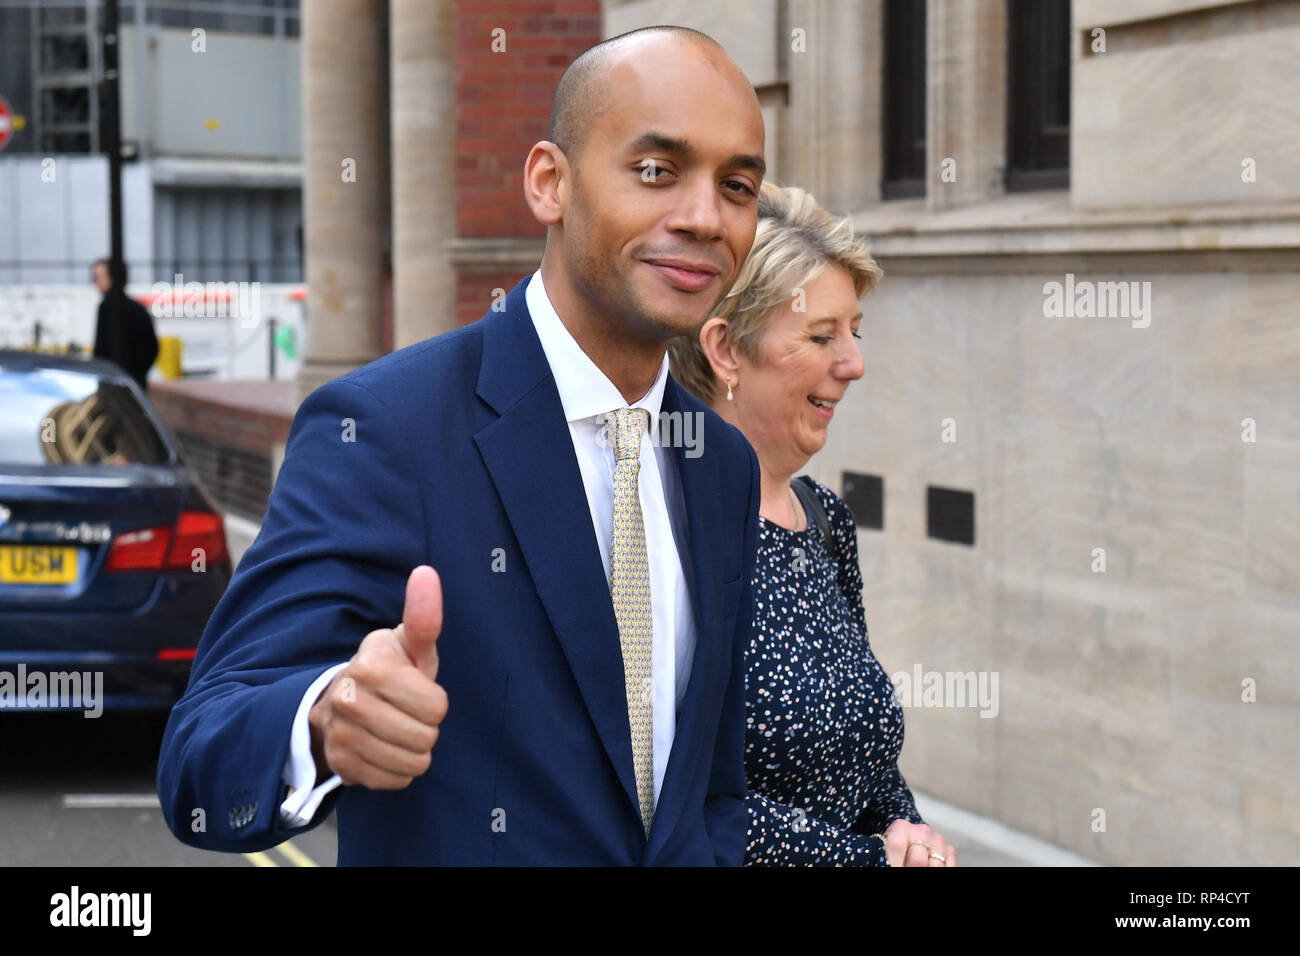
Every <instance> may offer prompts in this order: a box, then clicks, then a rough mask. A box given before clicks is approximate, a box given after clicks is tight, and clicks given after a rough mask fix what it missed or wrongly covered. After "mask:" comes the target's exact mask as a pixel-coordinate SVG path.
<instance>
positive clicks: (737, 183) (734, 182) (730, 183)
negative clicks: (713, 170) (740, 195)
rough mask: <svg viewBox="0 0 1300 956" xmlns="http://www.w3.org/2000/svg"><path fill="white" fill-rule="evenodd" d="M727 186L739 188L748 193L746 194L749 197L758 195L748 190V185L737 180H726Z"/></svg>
mask: <svg viewBox="0 0 1300 956" xmlns="http://www.w3.org/2000/svg"><path fill="white" fill-rule="evenodd" d="M727 185H728V186H739V187H740V188H741V189H742V190H744V191H745V192H746V193H748V194H749V195H751V196H757V195H758V193H756V192H754V190H752V189H750V187H749V183H746V182H741V181H740V180H738V179H728V180H727ZM734 191H735V190H733V192H734Z"/></svg>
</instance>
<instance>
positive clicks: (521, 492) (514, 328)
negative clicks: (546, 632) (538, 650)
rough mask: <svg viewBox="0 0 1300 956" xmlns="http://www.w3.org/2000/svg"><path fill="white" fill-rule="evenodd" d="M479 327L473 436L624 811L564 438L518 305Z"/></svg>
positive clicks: (615, 734) (619, 740)
mask: <svg viewBox="0 0 1300 956" xmlns="http://www.w3.org/2000/svg"><path fill="white" fill-rule="evenodd" d="M528 281H529V280H528V279H524V280H523V281H521V282H520V283H519V284H518V285H516V286H515V288H514V289H513V290H512V291H511V292H510V294H509V295H508V296H507V297H506V308H505V311H504V312H499V313H493V314H490V315H489V316H488V317H486V318H485V319H483V320H482V322H483V357H482V365H481V368H480V373H479V382H478V395H479V397H481V398H482V399H483V400H484V401H486V402H487V403H488V404H489V405H490V406H492V408H493V409H495V410H496V411H497V413H498V414H499V415H500V416H501V417H500V418H498V419H497V420H496V421H495V422H493V423H492V424H490V425H488V426H486V427H485V428H483V429H481V430H480V431H479V432H478V433H477V434H475V436H474V442H475V444H476V445H477V446H478V449H479V453H480V455H482V457H483V463H484V465H485V466H486V467H487V470H488V472H489V474H490V475H491V476H492V482H493V484H494V485H495V486H496V489H497V494H498V495H499V496H500V498H501V502H502V504H503V505H504V507H505V510H506V515H507V516H508V517H509V519H510V524H511V526H512V527H513V528H514V531H515V537H516V538H517V540H518V542H519V547H520V550H521V551H522V552H523V556H524V561H525V563H526V564H527V565H528V571H529V574H530V575H531V576H532V579H533V582H534V584H536V586H537V593H538V595H539V596H540V598H541V601H542V605H543V607H545V609H546V614H547V616H548V617H549V618H550V621H551V625H552V626H553V627H554V628H555V633H556V635H557V636H558V637H559V641H560V645H561V647H562V648H563V650H564V655H565V657H566V658H567V659H568V662H569V667H570V669H571V670H572V671H573V676H574V678H575V679H576V681H577V684H578V689H579V691H580V692H581V694H582V699H583V701H584V703H585V704H586V707H587V711H588V712H589V713H590V714H591V719H592V721H593V722H594V723H595V725H596V730H597V732H598V734H599V735H600V740H601V743H602V744H603V745H604V747H605V750H606V752H607V753H608V754H609V759H610V761H611V762H612V763H613V765H614V769H615V771H616V772H617V774H618V779H619V781H620V783H622V785H623V789H624V791H625V792H626V794H627V798H628V800H629V802H630V803H631V805H632V807H633V808H636V807H637V797H636V773H635V770H634V769H633V766H632V741H631V734H630V729H629V726H628V716H627V696H626V691H625V689H624V684H623V680H622V674H623V656H622V651H621V649H620V646H619V639H618V623H617V621H616V620H615V618H614V605H613V602H612V601H611V599H610V594H609V582H608V581H606V580H605V578H604V564H603V562H602V561H601V558H600V550H599V547H598V546H597V543H596V536H595V532H594V530H593V528H592V523H591V512H590V510H589V508H588V506H587V497H586V493H585V491H584V488H583V484H582V474H581V472H580V471H579V470H578V460H577V457H576V455H575V454H574V451H573V439H572V438H571V436H570V434H569V426H568V423H567V422H566V421H565V418H564V409H563V407H562V406H561V405H560V395H559V392H558V391H557V390H556V387H555V379H554V376H553V375H552V374H551V370H550V366H549V365H548V364H547V362H546V354H545V353H544V352H543V351H542V346H541V342H540V341H539V340H538V338H537V332H536V330H535V329H534V328H533V323H532V318H531V316H530V315H529V312H528V307H527V304H526V302H525V299H524V289H525V287H526V286H527V284H528Z"/></svg>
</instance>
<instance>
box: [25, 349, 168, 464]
mask: <svg viewBox="0 0 1300 956" xmlns="http://www.w3.org/2000/svg"><path fill="white" fill-rule="evenodd" d="M167 457H168V456H167V446H166V444H165V443H164V442H163V439H162V436H160V435H159V434H158V430H157V429H156V428H154V426H153V423H152V422H151V421H150V420H149V417H148V415H147V414H146V413H145V411H144V409H143V408H141V406H140V402H139V401H138V400H137V399H136V397H135V395H134V394H133V393H132V392H131V390H130V389H129V388H127V387H126V386H125V385H118V384H115V383H113V382H109V381H104V380H102V379H100V377H99V376H98V375H95V374H93V373H88V372H79V371H76V370H70V369H52V368H37V369H24V368H3V367H0V465H157V464H162V463H163V462H165V461H167Z"/></svg>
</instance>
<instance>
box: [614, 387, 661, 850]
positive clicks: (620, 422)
mask: <svg viewBox="0 0 1300 956" xmlns="http://www.w3.org/2000/svg"><path fill="white" fill-rule="evenodd" d="M648 419H649V412H647V411H646V410H645V409H644V408H621V409H619V410H617V411H613V412H609V413H607V414H606V415H605V430H606V432H607V433H608V434H609V436H610V437H611V438H612V439H613V444H614V543H613V548H612V550H611V552H610V573H609V591H610V596H611V597H612V598H613V599H614V617H615V619H616V620H617V621H618V638H619V643H620V645H622V648H623V681H624V684H625V689H626V691H627V716H628V723H629V724H630V725H631V728H632V766H633V768H634V769H635V770H636V793H637V801H638V803H639V804H640V806H641V822H642V823H643V824H644V826H645V832H646V836H647V837H648V836H649V835H650V825H651V823H652V822H653V821H654V813H655V807H654V794H655V789H654V788H655V783H654V721H653V720H652V717H653V710H652V704H653V690H654V684H653V681H652V679H651V676H650V663H651V655H652V652H653V649H654V624H653V619H652V617H651V610H650V566H649V564H648V562H647V560H646V549H645V524H644V522H643V521H642V519H641V499H640V497H639V495H638V491H637V478H638V476H639V475H640V473H641V435H642V434H643V433H644V432H645V429H646V425H647V423H648Z"/></svg>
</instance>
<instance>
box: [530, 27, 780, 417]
mask: <svg viewBox="0 0 1300 956" xmlns="http://www.w3.org/2000/svg"><path fill="white" fill-rule="evenodd" d="M550 135H551V138H550V139H549V140H542V141H540V142H537V143H534V144H533V148H532V149H531V150H529V152H528V159H527V160H526V161H525V163H524V199H525V201H527V203H528V205H529V208H530V209H531V210H532V213H533V215H534V216H535V217H536V219H537V221H538V222H540V223H543V224H544V225H545V226H546V249H545V251H544V252H543V254H542V275H543V277H544V279H545V282H546V295H547V297H548V298H549V299H550V300H551V304H552V305H553V306H554V307H555V310H556V312H557V313H558V314H559V315H560V316H561V317H562V321H563V322H564V325H565V327H566V328H567V329H568V330H569V332H570V334H571V335H573V337H574V338H575V339H576V340H577V341H578V342H579V343H580V344H581V346H582V349H583V350H584V351H585V352H586V353H587V355H588V356H589V357H590V358H591V359H592V361H594V362H595V363H596V364H597V366H599V367H600V369H601V371H603V372H604V373H605V374H606V376H607V377H608V378H609V380H610V381H611V382H614V383H615V385H616V386H617V387H618V389H619V391H620V392H621V393H622V394H623V396H624V397H625V398H627V399H628V401H629V402H632V401H635V400H636V399H637V398H639V397H640V396H642V395H644V394H645V393H646V392H647V390H648V389H649V388H650V386H651V384H653V382H654V380H655V377H656V375H657V374H658V372H659V370H660V368H661V365H662V361H663V357H664V351H665V349H666V348H667V343H668V342H669V341H671V340H672V339H674V338H676V337H678V336H681V335H689V334H694V333H696V332H698V331H699V329H700V326H702V325H703V324H704V322H705V320H706V319H707V318H708V317H709V314H710V313H711V312H712V311H713V309H714V307H715V306H717V304H718V303H719V302H721V301H722V299H723V298H724V297H725V296H726V294H727V290H728V289H729V288H730V287H731V284H732V282H733V281H734V280H735V277H736V274H737V272H738V271H739V269H740V266H741V264H742V263H743V262H744V261H745V257H746V256H748V255H749V250H750V248H751V247H752V246H753V244H754V233H755V231H756V229H757V227H758V212H757V206H758V192H759V189H760V188H761V187H762V185H763V176H764V173H765V171H766V168H767V163H766V161H765V160H764V158H763V145H764V138H765V131H764V128H763V112H762V109H761V107H760V106H759V103H758V96H757V94H756V93H755V92H754V85H753V84H752V83H751V82H750V81H749V78H748V77H746V76H745V73H744V71H743V70H741V68H740V67H739V66H738V65H737V64H736V63H735V61H734V60H732V59H731V57H729V56H728V55H727V52H726V50H724V49H723V48H722V46H721V45H720V44H719V43H718V42H717V41H716V40H714V39H713V38H711V37H709V36H708V35H707V34H703V33H700V32H699V31H698V30H691V29H688V28H686V27H675V26H656V27H647V28H645V29H642V30H633V31H631V32H629V33H623V34H620V35H619V36H616V37H613V38H612V39H609V40H606V41H604V42H603V43H600V44H597V45H596V46H594V47H592V48H591V49H590V50H586V51H585V52H583V54H582V55H581V56H579V57H578V59H576V60H575V61H574V62H573V64H572V65H571V66H570V67H569V68H568V69H567V70H566V71H565V72H564V76H563V77H561V78H560V82H559V84H558V86H557V87H556V90H555V102H554V106H553V110H552V113H551V134H550ZM579 167H581V170H582V172H581V174H579V173H578V169H579Z"/></svg>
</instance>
